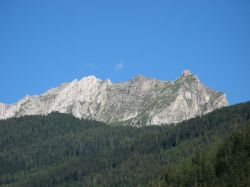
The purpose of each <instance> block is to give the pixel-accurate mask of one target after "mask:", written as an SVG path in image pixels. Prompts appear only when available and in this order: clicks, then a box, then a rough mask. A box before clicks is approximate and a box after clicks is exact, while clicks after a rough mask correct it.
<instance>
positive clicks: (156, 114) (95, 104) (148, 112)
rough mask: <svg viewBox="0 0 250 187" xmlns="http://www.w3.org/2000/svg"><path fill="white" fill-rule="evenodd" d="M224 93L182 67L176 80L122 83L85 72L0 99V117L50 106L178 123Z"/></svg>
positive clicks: (99, 116)
mask: <svg viewBox="0 0 250 187" xmlns="http://www.w3.org/2000/svg"><path fill="white" fill-rule="evenodd" d="M227 105H228V102H227V99H226V96H225V94H223V93H222V92H216V91H213V90H212V89H209V88H206V87H205V86H204V85H203V84H202V83H201V82H200V81H199V79H198V78H197V77H196V76H195V75H192V74H191V73H190V71H188V70H185V71H184V72H183V73H182V75H181V76H180V77H179V78H178V79H177V80H175V81H161V80H156V79H152V78H147V77H143V76H137V77H135V78H133V79H132V80H129V81H127V82H123V83H116V84H114V83H112V82H111V81H110V80H105V81H103V80H100V79H97V78H96V77H95V76H88V77H84V78H83V79H81V80H79V81H78V80H74V81H72V82H71V83H65V84H62V85H61V86H59V87H57V88H53V89H50V90H48V91H47V92H45V93H44V94H42V95H40V96H26V97H24V98H23V99H21V100H19V101H18V102H17V103H15V104H11V105H5V104H0V119H6V118H10V117H14V116H15V117H19V116H23V115H35V114H47V113H50V112H52V111H58V112H62V113H71V114H73V115H74V116H76V117H78V118H86V119H94V120H98V121H104V122H124V123H127V124H132V125H142V124H143V125H159V124H162V123H166V124H169V123H177V122H180V121H183V120H186V119H189V118H192V117H195V116H197V115H202V114H205V113H208V112H211V111H213V110H214V109H217V108H220V107H223V106H227Z"/></svg>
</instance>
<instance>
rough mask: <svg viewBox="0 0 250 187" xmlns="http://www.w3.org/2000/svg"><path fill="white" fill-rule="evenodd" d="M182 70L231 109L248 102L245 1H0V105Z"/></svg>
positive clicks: (249, 43) (248, 13)
mask: <svg viewBox="0 0 250 187" xmlns="http://www.w3.org/2000/svg"><path fill="white" fill-rule="evenodd" d="M184 68H188V69H190V70H191V71H192V72H193V73H194V74H197V75H198V76H199V78H200V80H201V81H202V82H203V83H204V84H205V85H207V86H208V87H212V88H214V89H216V90H218V91H223V92H225V93H226V95H227V97H228V99H229V102H230V104H234V103H238V102H243V101H248V100H250V86H249V85H250V1H249V0H197V1H193V0H188V1H187V0H162V1H160V0H151V1H148V0H141V1H140V0H113V1H109V0H105V1H103V0H99V1H95V0H90V1H83V0H79V1H77V0H40V1H39V0H0V102H3V103H13V102H16V101H17V100H18V99H20V98H21V97H23V96H25V95H27V94H29V95H33V94H40V93H42V92H44V91H46V90H47V89H49V88H51V87H55V86H58V85H59V84H60V83H63V82H69V81H72V80H73V79H75V78H77V79H80V78H81V77H83V76H86V75H95V76H97V77H99V78H101V79H107V78H110V79H111V80H112V81H113V82H120V81H125V80H129V79H131V78H132V77H134V76H135V75H137V74H143V75H145V76H149V77H153V78H158V79H164V80H174V79H176V78H177V77H178V76H179V75H180V74H181V72H182V70H183V69H184Z"/></svg>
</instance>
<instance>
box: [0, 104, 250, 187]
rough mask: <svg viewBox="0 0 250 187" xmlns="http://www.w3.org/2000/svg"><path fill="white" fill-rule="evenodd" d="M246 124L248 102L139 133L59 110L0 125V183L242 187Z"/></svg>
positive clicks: (249, 155)
mask: <svg viewBox="0 0 250 187" xmlns="http://www.w3.org/2000/svg"><path fill="white" fill-rule="evenodd" d="M249 126H250V102H248V103H243V104H239V105H235V106H231V107H227V108H223V109H220V110H216V111H214V112H212V113H209V114H207V115H205V116H202V117H197V118H195V119H190V120H188V121H184V122H182V123H180V124H177V125H163V126H148V127H141V128H136V127H131V126H111V125H106V124H103V123H100V122H96V121H89V120H80V119H77V118H74V117H73V116H71V115H67V114H59V113H52V114H49V115H47V116H25V117H20V118H12V119H8V120H2V121H0V186H1V187H6V186H9V187H14V186H24V187H47V186H57V187H59V186H60V187H63V186H64V187H66V186H67V187H68V186H69V187H73V186H93V187H98V186H107V187H113V186H114V187H115V186H117V187H122V186H126V187H127V186H131V187H135V186H155V187H156V186H157V187H158V186H216V185H217V186H237V185H238V186H249V184H250V181H249V176H248V174H249V173H250V172H249V167H250V165H249V162H250V161H249V158H250V153H249V139H250V138H249V134H250V132H249V129H250V128H249ZM232 176H233V177H232Z"/></svg>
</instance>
